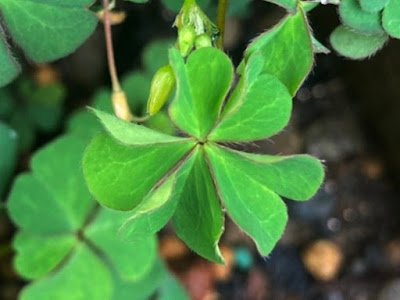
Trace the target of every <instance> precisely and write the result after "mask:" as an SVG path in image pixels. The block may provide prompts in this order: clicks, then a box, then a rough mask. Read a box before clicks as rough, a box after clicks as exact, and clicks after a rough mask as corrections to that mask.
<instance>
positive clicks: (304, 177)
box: [235, 151, 324, 201]
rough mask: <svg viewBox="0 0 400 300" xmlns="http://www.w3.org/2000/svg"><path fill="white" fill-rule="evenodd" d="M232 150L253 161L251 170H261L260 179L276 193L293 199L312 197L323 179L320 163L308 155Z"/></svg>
mask: <svg viewBox="0 0 400 300" xmlns="http://www.w3.org/2000/svg"><path fill="white" fill-rule="evenodd" d="M235 153H236V154H238V155H240V156H242V157H244V158H246V159H247V160H249V161H252V162H254V163H256V164H255V165H253V169H254V170H255V172H256V170H257V169H258V170H257V172H258V173H260V174H261V173H262V177H260V181H263V182H264V183H265V184H266V185H267V186H268V187H270V188H271V190H273V191H274V192H276V193H278V194H279V195H281V196H284V197H286V198H289V199H292V200H297V201H302V200H307V199H309V198H311V197H312V196H313V195H314V194H315V193H316V191H317V190H318V188H319V187H320V185H321V184H322V181H323V178H324V169H323V167H322V165H321V163H320V162H319V161H318V160H317V159H315V158H313V157H311V156H309V155H293V156H270V155H260V154H251V153H245V152H239V151H236V152H235ZM249 169H250V167H249Z"/></svg>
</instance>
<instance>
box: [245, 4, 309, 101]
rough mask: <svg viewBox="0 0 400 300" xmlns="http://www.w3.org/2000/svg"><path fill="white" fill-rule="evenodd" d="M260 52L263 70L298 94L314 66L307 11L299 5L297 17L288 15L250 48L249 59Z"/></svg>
mask: <svg viewBox="0 0 400 300" xmlns="http://www.w3.org/2000/svg"><path fill="white" fill-rule="evenodd" d="M256 52H261V53H262V54H263V56H264V58H265V60H264V66H263V71H264V72H266V73H269V74H272V75H274V76H276V77H277V78H278V79H279V80H281V81H282V82H283V83H284V84H285V85H286V87H287V88H288V90H289V92H290V94H291V95H294V94H295V93H296V91H297V89H298V88H299V86H300V85H301V84H302V82H303V81H304V79H305V78H306V76H307V75H308V73H309V72H310V70H311V67H312V64H313V48H312V42H311V34H310V28H309V26H308V22H307V17H306V15H305V13H304V11H303V8H302V7H301V6H299V7H298V10H297V12H296V14H295V15H288V16H286V17H285V18H284V19H283V20H282V21H281V22H280V23H279V24H278V25H276V26H275V27H273V28H272V29H270V30H269V31H267V32H265V33H263V34H261V35H260V36H259V37H258V38H256V39H255V40H254V41H253V42H252V43H251V44H250V45H249V46H248V47H247V49H246V52H245V60H246V61H247V60H248V59H249V57H250V56H251V55H252V54H253V53H256ZM242 64H243V62H242Z"/></svg>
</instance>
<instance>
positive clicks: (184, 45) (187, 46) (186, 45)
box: [178, 25, 196, 57]
mask: <svg viewBox="0 0 400 300" xmlns="http://www.w3.org/2000/svg"><path fill="white" fill-rule="evenodd" d="M195 37H196V33H195V31H194V27H193V26H191V25H189V26H185V27H182V28H181V29H179V30H178V46H179V51H180V52H181V55H182V56H183V57H186V56H188V54H189V53H190V51H191V50H192V48H193V44H194V39H195Z"/></svg>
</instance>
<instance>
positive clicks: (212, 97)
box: [169, 47, 233, 139]
mask: <svg viewBox="0 0 400 300" xmlns="http://www.w3.org/2000/svg"><path fill="white" fill-rule="evenodd" d="M170 63H171V65H172V68H173V70H174V73H175V78H176V80H177V91H176V95H175V99H174V100H173V102H172V103H171V105H170V108H169V112H170V115H171V118H172V120H173V121H174V122H175V124H176V125H178V126H179V128H181V129H182V130H183V131H185V132H187V133H189V134H191V135H193V136H194V137H196V138H198V139H203V138H204V137H205V136H206V135H207V133H208V132H209V131H210V130H211V128H212V126H213V125H214V123H215V121H216V120H217V117H218V114H219V112H220V108H221V105H222V102H223V100H224V98H225V96H226V94H227V92H228V90H229V87H230V85H231V82H232V76H233V67H232V63H231V61H230V60H229V58H228V57H227V56H226V54H224V53H223V52H221V51H219V50H217V49H215V48H211V47H206V48H201V49H199V50H197V51H194V52H193V53H192V54H191V55H189V57H188V59H187V61H186V63H185V62H184V60H183V58H182V56H181V55H180V54H179V52H178V51H177V50H176V49H171V50H170Z"/></svg>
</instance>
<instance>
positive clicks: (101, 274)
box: [20, 244, 112, 300]
mask: <svg viewBox="0 0 400 300" xmlns="http://www.w3.org/2000/svg"><path fill="white" fill-rule="evenodd" d="M72 274H73V275H72ZM88 287H92V288H88ZM66 291H68V292H66ZM111 293H112V282H111V276H110V273H109V271H108V270H107V268H106V266H105V265H104V263H103V262H101V261H100V260H99V259H98V258H97V257H96V256H94V255H93V253H92V251H91V250H89V249H88V248H87V247H86V246H85V245H83V244H82V245H80V246H79V247H77V248H76V249H75V251H74V252H73V253H72V256H71V257H70V258H69V259H68V261H67V262H66V264H65V266H64V267H63V268H62V269H60V271H58V272H57V273H55V274H54V275H49V276H47V277H45V278H43V279H41V280H38V281H35V282H34V283H31V284H29V285H28V286H27V287H25V288H24V289H23V291H22V293H21V295H20V299H21V300H37V299H41V300H54V299H57V300H71V299H74V300H87V299H91V300H104V299H110V297H111Z"/></svg>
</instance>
